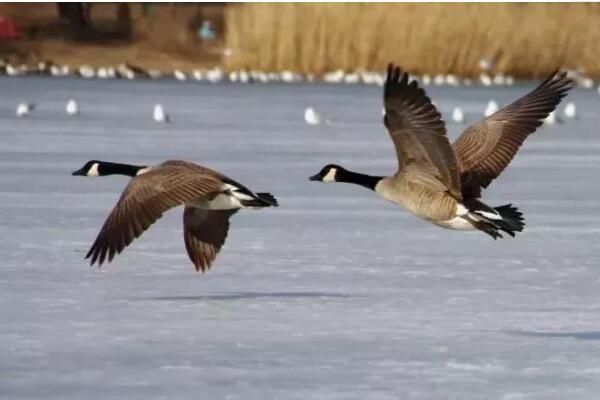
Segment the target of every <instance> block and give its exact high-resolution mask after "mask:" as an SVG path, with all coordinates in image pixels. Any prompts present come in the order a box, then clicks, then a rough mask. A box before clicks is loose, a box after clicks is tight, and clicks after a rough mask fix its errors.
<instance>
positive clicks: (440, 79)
mask: <svg viewBox="0 0 600 400" xmlns="http://www.w3.org/2000/svg"><path fill="white" fill-rule="evenodd" d="M444 83H446V77H445V76H444V75H436V76H435V77H434V78H433V84H434V85H436V86H442V85H443V84H444Z"/></svg>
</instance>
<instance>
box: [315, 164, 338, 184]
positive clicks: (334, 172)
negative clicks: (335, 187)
mask: <svg viewBox="0 0 600 400" xmlns="http://www.w3.org/2000/svg"><path fill="white" fill-rule="evenodd" d="M345 171H346V170H345V169H344V168H342V167H340V166H339V165H335V164H329V165H326V166H324V167H323V169H321V171H319V173H318V174H316V175H313V176H311V177H310V178H308V179H309V180H311V181H316V182H339V180H338V179H337V178H339V174H340V172H341V173H343V172H345Z"/></svg>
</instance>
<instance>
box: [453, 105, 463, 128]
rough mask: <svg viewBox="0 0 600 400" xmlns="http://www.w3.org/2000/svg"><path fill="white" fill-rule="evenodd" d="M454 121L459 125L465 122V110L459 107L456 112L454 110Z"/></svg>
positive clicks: (455, 109)
mask: <svg viewBox="0 0 600 400" xmlns="http://www.w3.org/2000/svg"><path fill="white" fill-rule="evenodd" d="M452 121H454V122H456V123H459V124H462V123H463V122H465V115H464V113H463V110H462V109H460V108H459V107H455V108H454V110H452Z"/></svg>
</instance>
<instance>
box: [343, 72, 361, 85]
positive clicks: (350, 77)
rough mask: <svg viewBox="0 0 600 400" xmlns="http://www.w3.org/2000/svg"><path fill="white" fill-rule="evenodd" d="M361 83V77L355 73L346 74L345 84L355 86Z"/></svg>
mask: <svg viewBox="0 0 600 400" xmlns="http://www.w3.org/2000/svg"><path fill="white" fill-rule="evenodd" d="M359 82H360V75H359V74H357V73H355V72H353V73H348V74H346V76H344V83H348V84H351V85H354V84H357V83H359Z"/></svg>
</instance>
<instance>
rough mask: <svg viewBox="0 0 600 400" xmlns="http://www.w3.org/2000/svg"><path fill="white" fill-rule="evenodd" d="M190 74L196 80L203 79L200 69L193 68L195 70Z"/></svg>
mask: <svg viewBox="0 0 600 400" xmlns="http://www.w3.org/2000/svg"><path fill="white" fill-rule="evenodd" d="M192 76H193V77H194V79H195V80H197V81H201V80H203V79H204V73H202V71H200V70H198V69H195V70H194V71H193V72H192Z"/></svg>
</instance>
